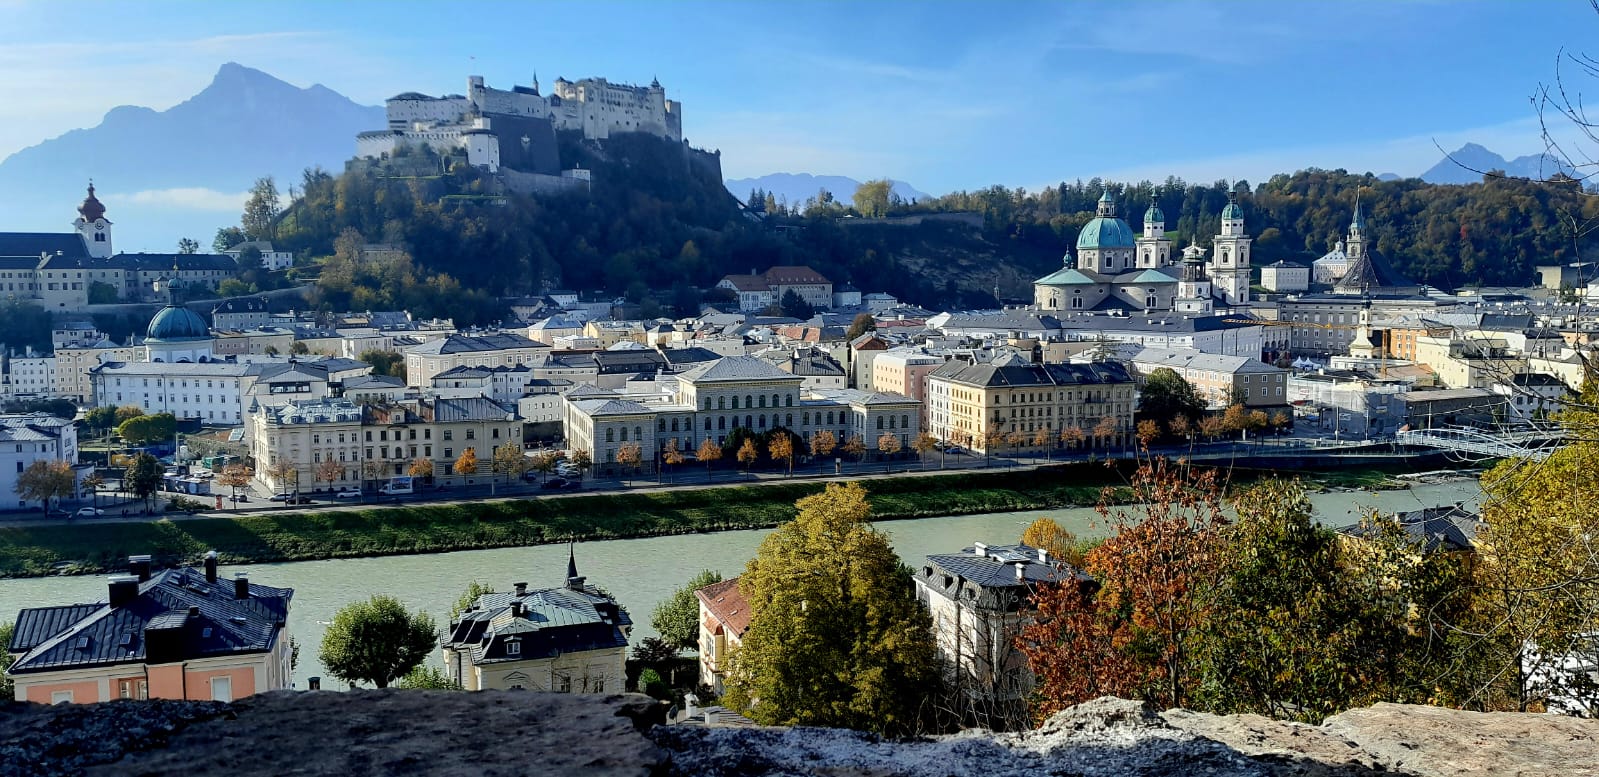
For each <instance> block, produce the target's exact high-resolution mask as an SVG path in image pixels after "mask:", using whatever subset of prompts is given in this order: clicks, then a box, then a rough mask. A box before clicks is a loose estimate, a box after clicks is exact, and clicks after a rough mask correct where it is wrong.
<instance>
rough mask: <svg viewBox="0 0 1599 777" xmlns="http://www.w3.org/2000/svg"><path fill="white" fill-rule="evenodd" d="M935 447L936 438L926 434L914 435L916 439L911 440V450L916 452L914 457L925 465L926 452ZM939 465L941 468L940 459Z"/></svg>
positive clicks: (936, 444)
mask: <svg viewBox="0 0 1599 777" xmlns="http://www.w3.org/2000/svg"><path fill="white" fill-rule="evenodd" d="M937 447H938V438H937V437H934V436H933V435H931V434H928V433H927V432H922V433H921V434H918V435H916V439H914V440H911V450H913V451H916V455H917V456H918V457H920V458H921V460H922V463H923V464H926V463H927V452H928V451H931V450H933V449H934V448H937ZM939 465H940V466H943V460H942V459H940V461H939Z"/></svg>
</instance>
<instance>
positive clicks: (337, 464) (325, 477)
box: [311, 458, 344, 488]
mask: <svg viewBox="0 0 1599 777" xmlns="http://www.w3.org/2000/svg"><path fill="white" fill-rule="evenodd" d="M311 476H312V480H313V481H314V482H312V484H311V485H312V487H313V488H314V487H315V486H316V483H317V482H322V483H326V484H328V487H329V488H332V487H333V481H335V480H338V479H339V478H342V477H344V462H342V461H334V460H333V459H331V458H330V459H327V460H325V461H320V462H317V465H316V467H314V468H312V470H311Z"/></svg>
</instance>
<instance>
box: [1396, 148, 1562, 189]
mask: <svg viewBox="0 0 1599 777" xmlns="http://www.w3.org/2000/svg"><path fill="white" fill-rule="evenodd" d="M1495 170H1498V171H1500V172H1503V173H1504V174H1505V175H1507V176H1510V177H1512V178H1532V179H1535V180H1538V179H1544V178H1548V177H1550V176H1552V175H1554V174H1556V173H1561V172H1564V173H1566V174H1568V175H1569V174H1571V172H1572V170H1571V167H1570V166H1569V165H1566V164H1564V163H1562V162H1561V161H1560V160H1558V159H1556V158H1554V157H1552V156H1549V155H1548V154H1542V153H1539V154H1528V155H1526V156H1518V157H1516V158H1515V159H1505V158H1504V157H1502V156H1500V155H1499V154H1498V153H1495V152H1494V151H1491V150H1489V149H1488V148H1486V147H1484V146H1482V145H1481V144H1478V143H1464V144H1461V146H1460V148H1457V149H1455V150H1454V151H1451V152H1449V154H1448V155H1447V156H1445V157H1444V158H1443V159H1442V160H1439V162H1438V164H1435V165H1433V166H1432V167H1430V168H1428V169H1427V172H1424V173H1422V174H1421V176H1420V177H1421V180H1423V181H1426V182H1427V183H1435V184H1465V183H1477V182H1479V181H1481V180H1482V176H1483V174H1484V173H1489V172H1493V171H1495Z"/></svg>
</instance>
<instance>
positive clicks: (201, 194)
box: [105, 186, 250, 213]
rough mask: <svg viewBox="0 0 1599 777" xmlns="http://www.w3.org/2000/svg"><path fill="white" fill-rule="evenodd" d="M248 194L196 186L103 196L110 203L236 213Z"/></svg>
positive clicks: (242, 205)
mask: <svg viewBox="0 0 1599 777" xmlns="http://www.w3.org/2000/svg"><path fill="white" fill-rule="evenodd" d="M249 196H250V194H249V192H237V193H233V194H229V193H228V192H219V191H217V190H215V189H207V188H204V187H198V186H196V187H179V188H174V189H145V190H144V191H138V192H133V193H131V194H119V193H115V192H113V193H110V194H107V195H106V196H105V198H106V202H107V203H108V204H111V205H115V204H118V203H130V204H134V205H156V206H160V207H163V208H173V209H180V210H192V211H216V212H232V213H238V212H239V211H240V210H241V209H242V208H243V207H244V201H245V200H246V199H248V198H249Z"/></svg>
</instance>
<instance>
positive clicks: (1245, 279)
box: [1210, 191, 1252, 305]
mask: <svg viewBox="0 0 1599 777" xmlns="http://www.w3.org/2000/svg"><path fill="white" fill-rule="evenodd" d="M1250 242H1252V241H1251V240H1250V237H1249V235H1247V234H1245V233H1244V210H1243V208H1240V207H1238V194H1237V192H1231V191H1230V192H1228V193H1227V207H1225V208H1222V210H1221V234H1219V235H1217V236H1216V237H1215V238H1213V239H1212V241H1211V244H1212V246H1213V248H1214V250H1213V251H1212V253H1211V257H1210V277H1211V278H1212V279H1213V280H1214V281H1215V284H1216V291H1217V296H1218V297H1220V298H1221V300H1222V301H1223V302H1225V303H1226V304H1228V305H1247V304H1249V244H1250Z"/></svg>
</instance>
